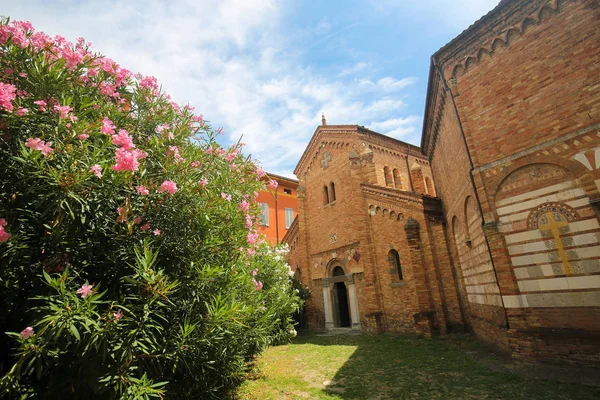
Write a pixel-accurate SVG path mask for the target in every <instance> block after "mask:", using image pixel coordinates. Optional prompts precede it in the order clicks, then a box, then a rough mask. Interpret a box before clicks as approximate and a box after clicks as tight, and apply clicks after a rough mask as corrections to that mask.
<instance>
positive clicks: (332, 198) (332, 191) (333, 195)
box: [329, 182, 335, 201]
mask: <svg viewBox="0 0 600 400" xmlns="http://www.w3.org/2000/svg"><path fill="white" fill-rule="evenodd" d="M329 187H330V188H331V201H335V183H333V182H331V183H330V184H329Z"/></svg>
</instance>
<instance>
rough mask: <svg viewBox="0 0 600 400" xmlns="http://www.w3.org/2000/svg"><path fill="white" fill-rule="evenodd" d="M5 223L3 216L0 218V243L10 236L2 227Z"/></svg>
mask: <svg viewBox="0 0 600 400" xmlns="http://www.w3.org/2000/svg"><path fill="white" fill-rule="evenodd" d="M6 225H7V224H6V220H5V219H4V218H0V243H4V242H6V241H8V239H10V237H11V236H12V235H11V234H10V233H8V232H6V231H5V230H4V227H5V226H6Z"/></svg>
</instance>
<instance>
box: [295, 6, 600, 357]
mask: <svg viewBox="0 0 600 400" xmlns="http://www.w3.org/2000/svg"><path fill="white" fill-rule="evenodd" d="M294 173H295V174H296V176H297V177H298V179H299V187H298V216H297V218H296V219H295V220H294V222H293V223H292V225H291V226H290V228H289V230H288V232H287V234H286V236H285V238H284V241H286V242H287V243H288V244H289V245H290V249H291V251H290V260H289V261H290V264H291V265H292V267H293V268H294V269H295V270H296V275H297V276H298V277H300V279H301V280H302V282H303V283H304V284H305V285H308V286H309V287H310V289H311V291H312V295H311V297H310V298H309V300H308V301H307V304H306V310H305V312H306V320H307V323H308V326H309V328H312V329H333V328H336V327H348V328H351V329H359V330H362V331H366V332H383V331H392V332H405V333H417V334H423V335H435V334H444V333H447V332H453V331H469V332H472V333H473V334H475V335H476V336H477V337H479V338H481V339H482V340H485V341H487V342H491V343H493V344H495V345H496V346H498V347H499V348H501V349H504V350H506V351H510V352H511V353H512V354H513V355H514V356H515V357H520V358H524V359H536V360H554V361H563V362H570V363H585V364H596V365H600V243H599V242H600V225H599V221H600V2H599V1H597V0H570V1H567V0H503V1H501V2H500V3H499V4H498V6H496V8H494V9H493V10H492V11H490V12H489V13H488V14H487V15H485V16H484V17H482V18H481V19H480V20H478V21H477V22H475V23H474V24H473V25H471V26H470V27H469V28H467V29H466V30H465V31H464V32H462V33H461V34H460V35H459V36H458V37H456V38H455V39H453V40H452V41H451V42H450V43H448V44H447V45H445V46H444V47H442V48H441V49H440V50H438V51H437V52H436V53H435V54H434V55H433V56H432V57H431V66H430V72H429V83H428V88H427V100H426V106H425V116H424V125H423V134H422V140H421V147H416V146H413V145H410V144H407V143H404V142H402V141H399V140H396V139H393V138H390V137H387V136H385V135H382V134H379V133H377V132H373V131H371V130H369V129H366V128H364V127H362V126H357V125H327V123H326V121H325V118H323V124H322V125H321V126H319V127H317V129H316V131H315V133H314V135H313V137H312V139H311V140H310V142H309V143H308V146H307V147H306V150H305V151H304V154H303V155H302V157H301V159H300V161H299V162H298V165H297V166H296V169H295V170H294Z"/></svg>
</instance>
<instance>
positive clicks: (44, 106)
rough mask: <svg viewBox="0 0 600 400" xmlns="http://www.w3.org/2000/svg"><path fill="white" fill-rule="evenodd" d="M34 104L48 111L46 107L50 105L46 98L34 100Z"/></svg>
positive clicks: (41, 109)
mask: <svg viewBox="0 0 600 400" xmlns="http://www.w3.org/2000/svg"><path fill="white" fill-rule="evenodd" d="M33 104H35V105H36V106H38V107H39V108H40V111H46V107H47V106H48V104H47V103H46V102H45V101H44V100H37V101H34V102H33Z"/></svg>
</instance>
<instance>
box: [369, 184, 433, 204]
mask: <svg viewBox="0 0 600 400" xmlns="http://www.w3.org/2000/svg"><path fill="white" fill-rule="evenodd" d="M360 188H361V190H362V192H363V194H364V195H365V196H367V197H370V198H375V199H380V200H383V201H392V202H394V203H396V204H399V203H404V204H407V205H411V206H417V208H422V207H423V198H422V196H421V195H419V194H416V193H413V192H405V191H402V190H399V189H392V188H386V187H382V186H377V185H370V184H367V183H362V184H361V185H360Z"/></svg>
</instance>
